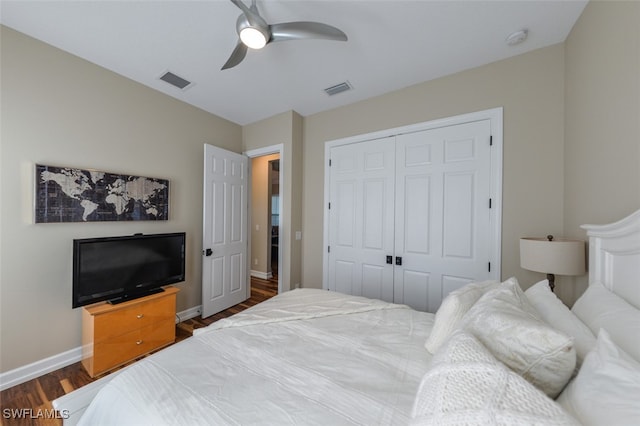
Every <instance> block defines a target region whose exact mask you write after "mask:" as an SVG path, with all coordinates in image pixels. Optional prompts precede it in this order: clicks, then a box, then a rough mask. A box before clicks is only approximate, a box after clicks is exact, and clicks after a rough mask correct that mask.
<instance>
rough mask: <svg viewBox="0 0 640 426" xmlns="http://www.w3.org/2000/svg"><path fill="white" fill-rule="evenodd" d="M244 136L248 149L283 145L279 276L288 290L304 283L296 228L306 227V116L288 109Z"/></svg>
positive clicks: (255, 125)
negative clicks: (302, 281)
mask: <svg viewBox="0 0 640 426" xmlns="http://www.w3.org/2000/svg"><path fill="white" fill-rule="evenodd" d="M242 138H243V147H244V150H245V151H250V150H254V149H259V148H264V147H268V146H271V145H278V144H282V145H283V152H282V157H281V158H280V170H281V173H282V176H283V180H284V183H283V186H282V187H281V188H280V196H281V197H283V199H282V210H283V211H281V212H280V215H281V220H283V225H282V227H281V229H280V238H279V243H280V245H281V246H282V247H280V253H281V255H282V260H281V263H282V271H278V278H279V279H280V281H281V282H282V290H283V291H287V290H289V289H292V288H294V287H295V286H296V285H297V284H299V283H301V276H302V269H301V251H302V247H301V246H302V241H301V240H296V239H295V233H296V231H301V230H302V196H301V193H302V117H301V116H300V115H299V114H298V113H296V112H294V111H288V112H284V113H282V114H278V115H276V116H274V117H271V118H268V119H265V120H262V121H258V122H256V123H253V124H249V125H246V126H244V127H243V129H242Z"/></svg>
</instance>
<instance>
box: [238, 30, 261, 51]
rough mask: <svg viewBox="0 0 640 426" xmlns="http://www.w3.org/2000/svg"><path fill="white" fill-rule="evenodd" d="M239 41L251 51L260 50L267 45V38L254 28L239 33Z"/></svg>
mask: <svg viewBox="0 0 640 426" xmlns="http://www.w3.org/2000/svg"><path fill="white" fill-rule="evenodd" d="M240 40H242V42H243V43H244V44H245V45H246V46H247V47H249V48H251V49H262V48H263V47H264V46H265V45H266V44H267V36H266V35H265V34H264V33H263V32H262V31H260V30H259V29H258V28H254V27H245V28H243V29H242V30H241V31H240Z"/></svg>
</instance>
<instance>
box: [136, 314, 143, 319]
mask: <svg viewBox="0 0 640 426" xmlns="http://www.w3.org/2000/svg"><path fill="white" fill-rule="evenodd" d="M136 318H138V319H142V318H144V314H138V315H137V316H136Z"/></svg>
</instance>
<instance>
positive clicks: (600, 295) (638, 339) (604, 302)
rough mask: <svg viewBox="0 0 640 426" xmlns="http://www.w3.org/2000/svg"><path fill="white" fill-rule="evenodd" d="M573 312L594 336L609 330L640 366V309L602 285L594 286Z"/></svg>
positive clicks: (582, 297) (590, 287) (594, 284)
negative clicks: (601, 331)
mask: <svg viewBox="0 0 640 426" xmlns="http://www.w3.org/2000/svg"><path fill="white" fill-rule="evenodd" d="M639 285H640V278H639ZM571 310H572V311H573V313H574V314H576V316H577V317H578V318H580V319H581V320H582V322H584V323H585V324H587V326H588V327H589V328H590V329H591V331H592V332H593V333H594V334H596V333H598V331H599V330H600V329H601V328H604V329H605V330H607V332H608V333H609V336H610V337H611V340H613V341H614V342H615V344H616V345H618V346H620V348H622V350H624V351H625V352H626V353H628V354H629V355H631V356H632V357H633V358H634V359H635V360H636V361H639V362H640V309H636V308H635V307H633V306H632V305H631V304H629V302H627V301H626V300H624V299H623V298H621V297H620V296H618V295H617V294H615V293H612V292H611V291H609V290H608V289H607V288H605V287H604V286H603V285H602V284H601V283H592V284H590V285H589V287H587V291H585V292H584V294H583V295H582V296H580V298H579V299H578V300H577V301H576V303H575V304H574V305H573V308H572V309H571Z"/></svg>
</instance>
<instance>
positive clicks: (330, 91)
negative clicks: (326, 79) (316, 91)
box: [324, 81, 353, 96]
mask: <svg viewBox="0 0 640 426" xmlns="http://www.w3.org/2000/svg"><path fill="white" fill-rule="evenodd" d="M351 89H353V87H352V86H351V84H350V83H349V82H348V81H345V82H344V83H340V84H336V85H335V86H331V87H327V88H326V89H324V91H325V93H326V94H327V95H329V96H333V95H337V94H338V93H342V92H346V91H347V90H351Z"/></svg>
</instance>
